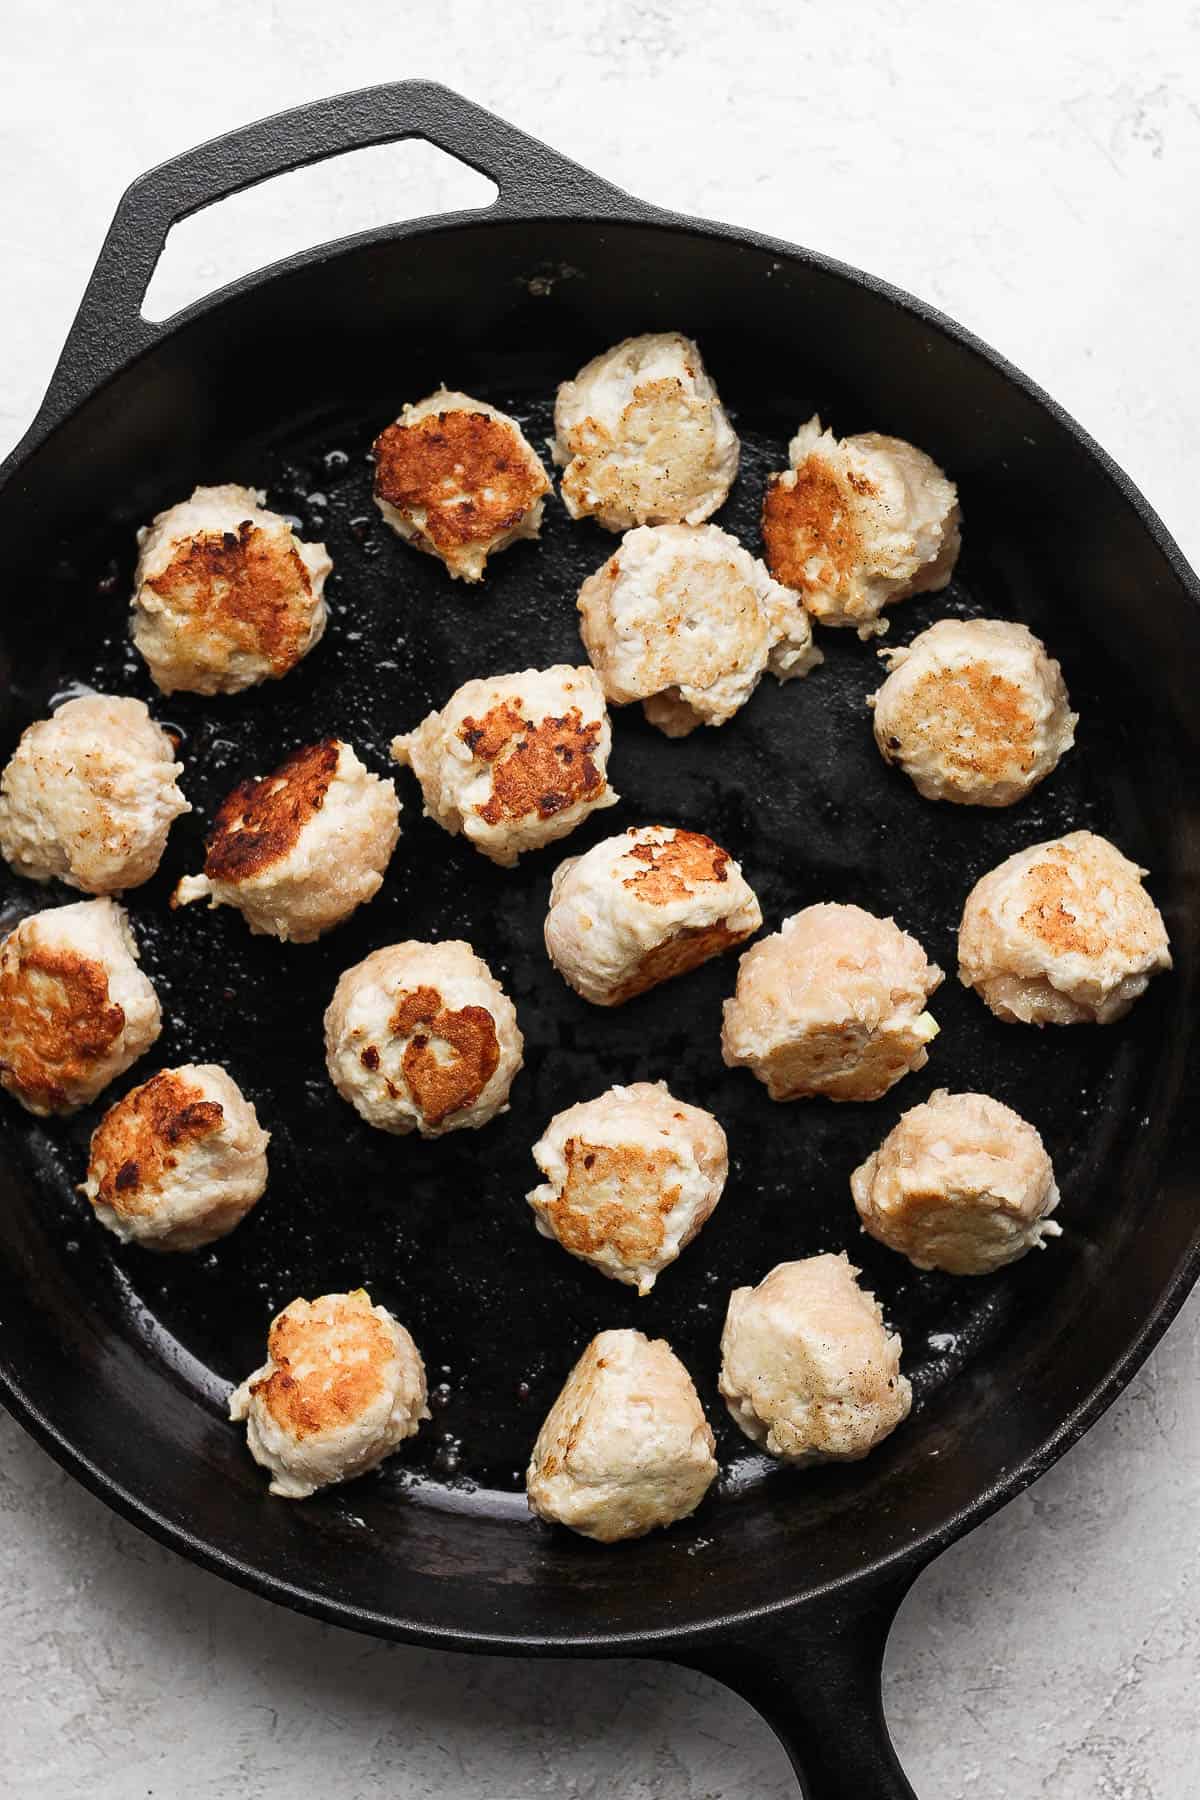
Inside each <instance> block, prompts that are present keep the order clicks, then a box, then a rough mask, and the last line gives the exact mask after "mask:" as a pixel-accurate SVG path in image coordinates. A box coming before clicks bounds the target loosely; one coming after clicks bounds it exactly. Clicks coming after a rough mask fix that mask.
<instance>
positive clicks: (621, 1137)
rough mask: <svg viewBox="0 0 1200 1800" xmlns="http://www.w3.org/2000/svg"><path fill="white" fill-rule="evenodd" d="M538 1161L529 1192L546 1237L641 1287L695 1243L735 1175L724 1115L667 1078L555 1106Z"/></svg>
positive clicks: (642, 1290)
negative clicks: (679, 1092)
mask: <svg viewBox="0 0 1200 1800" xmlns="http://www.w3.org/2000/svg"><path fill="white" fill-rule="evenodd" d="M533 1160H534V1162H536V1164H537V1166H538V1168H539V1169H540V1170H541V1171H542V1174H543V1175H544V1176H545V1177H546V1179H545V1181H544V1182H543V1183H542V1185H541V1186H540V1187H536V1188H534V1190H533V1192H532V1193H531V1194H529V1195H528V1196H527V1198H528V1200H529V1204H530V1206H532V1208H533V1210H534V1214H535V1215H536V1219H537V1228H538V1230H539V1231H540V1232H541V1234H542V1236H543V1237H548V1238H554V1239H556V1240H557V1242H558V1243H560V1244H561V1245H562V1247H563V1249H564V1250H569V1251H570V1253H571V1255H572V1256H578V1257H579V1258H580V1259H581V1261H583V1262H588V1263H591V1265H592V1267H593V1268H594V1269H599V1270H600V1272H601V1274H603V1275H611V1276H612V1278H613V1280H614V1281H623V1282H625V1283H626V1284H627V1285H628V1286H629V1287H636V1289H637V1291H638V1293H639V1294H648V1293H649V1292H650V1290H651V1288H652V1287H653V1286H654V1283H655V1281H656V1280H657V1278H658V1276H659V1275H661V1274H662V1272H663V1270H664V1269H665V1268H667V1267H668V1266H669V1265H670V1264H671V1263H673V1262H674V1261H675V1258H676V1257H677V1256H678V1255H679V1252H680V1251H681V1250H682V1249H684V1247H685V1246H686V1245H688V1244H690V1243H691V1241H692V1239H693V1238H694V1237H695V1236H696V1233H697V1232H698V1231H699V1230H700V1227H701V1226H702V1225H703V1224H704V1221H705V1220H706V1219H707V1218H708V1216H709V1214H710V1213H711V1212H712V1211H713V1208H714V1207H715V1206H716V1204H717V1201H718V1200H719V1199H720V1198H721V1190H722V1189H723V1188H724V1186H725V1180H726V1177H727V1176H728V1174H729V1151H728V1146H727V1145H726V1142H725V1133H724V1132H723V1131H722V1130H721V1127H720V1126H719V1125H718V1124H717V1121H716V1120H715V1119H714V1118H713V1116H712V1114H711V1113H709V1112H705V1111H704V1110H703V1108H702V1107H699V1106H688V1105H687V1104H686V1103H685V1102H684V1101H682V1100H677V1099H676V1098H675V1096H674V1094H672V1093H671V1091H670V1089H669V1088H668V1087H667V1084H666V1082H665V1081H636V1082H634V1084H633V1085H632V1087H613V1088H609V1090H608V1092H607V1093H606V1094H601V1095H600V1096H599V1098H598V1099H596V1100H584V1101H581V1102H580V1103H579V1104H578V1105H577V1106H568V1107H567V1109H566V1111H565V1112H560V1113H556V1114H555V1116H554V1118H553V1119H551V1121H550V1123H549V1125H548V1126H547V1127H546V1130H545V1132H544V1133H543V1135H542V1136H541V1138H539V1140H538V1142H537V1143H536V1144H535V1145H534V1146H533Z"/></svg>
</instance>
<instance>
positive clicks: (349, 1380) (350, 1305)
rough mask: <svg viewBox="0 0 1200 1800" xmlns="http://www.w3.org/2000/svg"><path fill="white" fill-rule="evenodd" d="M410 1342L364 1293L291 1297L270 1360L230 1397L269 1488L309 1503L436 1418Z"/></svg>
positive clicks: (276, 1323)
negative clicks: (266, 1472) (320, 1490)
mask: <svg viewBox="0 0 1200 1800" xmlns="http://www.w3.org/2000/svg"><path fill="white" fill-rule="evenodd" d="M429 1416H430V1415H429V1408H428V1405H427V1404H426V1386H425V1365H424V1363H423V1362H422V1360H421V1355H420V1352H419V1351H418V1349H417V1346H416V1345H415V1344H414V1343H413V1341H412V1338H411V1337H410V1336H409V1334H408V1332H407V1331H406V1330H405V1329H404V1326H403V1325H401V1324H400V1322H399V1320H397V1319H394V1318H393V1317H392V1315H391V1313H390V1312H388V1310H387V1308H386V1307H384V1306H373V1305H372V1304H371V1299H370V1296H369V1295H368V1294H367V1293H366V1292H365V1290H364V1289H363V1288H356V1289H355V1290H354V1292H353V1293H350V1294H323V1295H322V1296H321V1298H320V1299H319V1300H293V1301H292V1303H291V1305H290V1306H285V1307H284V1309H283V1311H282V1312H281V1313H279V1314H277V1315H276V1317H275V1319H274V1320H273V1321H272V1324H271V1329H270V1332H269V1333H268V1336H267V1360H266V1362H265V1363H264V1364H263V1365H262V1367H261V1368H260V1369H256V1370H255V1372H254V1374H253V1375H250V1376H248V1377H247V1378H246V1380H245V1381H243V1383H242V1385H241V1386H240V1387H239V1388H236V1389H235V1390H234V1392H233V1393H232V1394H231V1395H230V1398H229V1417H230V1418H231V1419H232V1420H234V1421H235V1422H238V1421H240V1420H244V1421H245V1424H246V1443H247V1446H248V1448H249V1451H250V1454H251V1456H252V1457H253V1458H254V1460H255V1462H256V1463H260V1464H261V1465H262V1467H263V1468H264V1469H269V1470H270V1471H271V1485H270V1492H271V1493H272V1494H276V1495H278V1496H279V1498H280V1499H282V1500H305V1499H307V1498H308V1496H309V1495H310V1494H315V1493H316V1491H317V1489H318V1488H323V1487H329V1486H330V1485H331V1484H333V1483H335V1482H341V1481H353V1480H354V1478H355V1477H356V1476H358V1475H365V1474H366V1473H367V1471H368V1470H370V1469H375V1468H378V1466H379V1464H380V1463H381V1462H383V1461H384V1460H385V1458H387V1457H389V1456H391V1455H393V1454H394V1452H395V1451H397V1450H398V1449H399V1448H400V1445H401V1444H402V1443H403V1442H404V1440H405V1439H406V1438H410V1437H412V1436H413V1435H414V1433H415V1432H417V1431H418V1430H419V1429H420V1426H421V1423H422V1421H423V1420H425V1419H428V1418H429Z"/></svg>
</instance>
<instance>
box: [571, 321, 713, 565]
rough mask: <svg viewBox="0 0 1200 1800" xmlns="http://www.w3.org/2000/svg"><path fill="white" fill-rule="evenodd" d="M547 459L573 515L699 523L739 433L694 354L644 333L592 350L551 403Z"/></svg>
mask: <svg viewBox="0 0 1200 1800" xmlns="http://www.w3.org/2000/svg"><path fill="white" fill-rule="evenodd" d="M553 451H554V460H555V462H556V463H558V465H559V466H560V467H561V468H562V471H563V476H562V484H561V485H562V497H563V505H564V506H565V507H566V509H567V511H568V512H569V513H570V515H571V517H572V518H573V519H582V518H593V519H595V520H596V521H597V523H599V524H601V525H603V526H605V527H607V529H608V530H609V531H628V530H629V528H630V526H632V525H680V524H684V523H686V524H688V525H699V524H700V523H701V522H702V521H703V520H704V519H707V518H708V517H709V515H710V514H711V513H715V512H716V510H717V508H718V506H721V505H722V504H723V503H724V501H725V497H726V495H727V494H728V493H729V490H730V488H731V487H732V486H733V478H734V476H735V475H736V474H737V467H738V453H739V445H738V441H737V436H736V434H735V432H734V429H733V427H732V425H731V424H730V423H729V418H728V416H727V414H726V412H725V408H724V407H723V406H722V405H721V402H720V399H719V398H718V395H717V390H716V388H715V387H714V386H713V384H712V381H711V380H710V379H709V375H708V371H707V369H706V368H705V367H704V364H703V362H702V361H701V358H700V351H699V349H698V348H697V347H696V345H695V344H694V343H693V342H692V340H691V338H686V337H682V336H681V335H680V333H679V332H677V331H658V332H648V333H647V334H646V335H645V336H643V337H631V338H626V339H625V340H624V342H622V343H620V344H616V345H614V347H613V348H612V349H611V350H606V351H605V352H604V353H603V355H602V356H594V357H593V358H592V360H591V362H589V363H585V364H584V366H583V368H582V369H580V371H579V373H578V375H576V377H575V379H574V381H564V382H563V384H562V386H561V387H560V388H559V390H558V397H557V399H556V401H555V405H554V444H553Z"/></svg>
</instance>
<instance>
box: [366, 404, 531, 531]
mask: <svg viewBox="0 0 1200 1800" xmlns="http://www.w3.org/2000/svg"><path fill="white" fill-rule="evenodd" d="M374 449H375V496H376V498H377V499H378V500H386V501H387V502H388V504H389V505H391V506H394V507H395V508H396V509H397V511H399V512H401V513H404V514H406V515H411V514H412V513H414V512H417V513H421V514H423V515H424V516H423V519H422V521H421V526H420V529H421V533H422V535H423V536H424V537H427V538H428V539H429V540H430V542H431V543H432V544H433V546H434V547H435V549H436V550H437V551H438V553H439V554H440V555H443V556H444V555H453V553H454V552H455V551H457V550H461V549H462V548H463V547H464V546H467V545H472V544H484V543H491V542H492V541H493V540H494V539H495V538H497V537H499V536H501V535H502V534H503V533H505V532H506V531H511V530H512V529H513V528H514V527H515V526H516V525H518V524H519V523H520V522H521V520H522V519H523V518H524V516H525V514H526V513H527V512H528V511H529V509H530V507H531V506H533V504H534V503H535V501H537V500H540V499H541V497H542V495H543V494H546V493H548V492H549V489H550V483H549V481H548V480H547V479H546V475H545V471H544V470H543V469H542V468H541V466H540V464H539V463H538V462H537V461H536V459H531V458H530V457H529V456H528V455H526V454H524V453H523V450H524V447H523V446H522V445H521V443H520V442H519V440H518V438H517V436H516V434H515V432H514V428H513V427H512V425H510V424H508V423H507V422H506V421H505V420H503V419H498V418H495V417H494V416H493V415H492V414H491V413H487V412H468V411H465V410H461V409H454V410H449V411H445V412H438V413H430V414H428V415H427V416H426V417H425V418H422V419H418V420H416V421H414V422H413V423H410V424H405V423H404V421H403V420H401V419H398V420H397V421H396V422H395V424H392V425H389V426H388V427H387V429H386V431H383V432H381V433H380V435H379V437H378V438H376V440H375V446H374Z"/></svg>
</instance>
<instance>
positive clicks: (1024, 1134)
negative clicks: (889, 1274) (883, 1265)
mask: <svg viewBox="0 0 1200 1800" xmlns="http://www.w3.org/2000/svg"><path fill="white" fill-rule="evenodd" d="M850 1191H851V1193H852V1194H853V1195H854V1204H855V1206H856V1207H857V1208H858V1216H859V1218H860V1219H861V1220H862V1222H863V1228H864V1229H865V1230H866V1231H868V1232H870V1234H871V1236H872V1237H873V1238H878V1239H879V1241H880V1243H881V1244H886V1245H887V1246H888V1248H889V1249H891V1250H898V1251H899V1252H900V1254H901V1256H907V1257H908V1260H909V1261H910V1262H911V1263H915V1264H916V1266H917V1268H918V1269H944V1270H945V1271H946V1273H947V1274H948V1275H990V1274H991V1272H992V1270H993V1269H1001V1268H1003V1267H1004V1265H1005V1263H1010V1262H1016V1260H1017V1258H1018V1257H1020V1256H1024V1254H1025V1252H1026V1251H1027V1250H1032V1249H1034V1248H1035V1247H1040V1246H1041V1245H1043V1244H1044V1243H1045V1241H1046V1239H1047V1238H1051V1237H1058V1236H1060V1235H1061V1228H1060V1227H1059V1226H1058V1225H1056V1224H1054V1222H1053V1221H1052V1220H1051V1218H1050V1214H1051V1213H1052V1212H1053V1211H1054V1209H1055V1207H1056V1206H1057V1205H1058V1188H1057V1186H1056V1185H1055V1181H1054V1169H1053V1166H1052V1164H1051V1162H1050V1158H1049V1157H1048V1156H1047V1154H1046V1150H1045V1146H1044V1145H1043V1143H1042V1140H1041V1138H1040V1137H1039V1136H1038V1134H1037V1132H1036V1131H1035V1130H1034V1128H1033V1126H1032V1125H1029V1124H1027V1123H1026V1121H1025V1120H1024V1119H1023V1118H1022V1117H1021V1116H1020V1114H1019V1113H1015V1112H1013V1110H1012V1108H1011V1107H1008V1106H1003V1105H1002V1104H1001V1103H1000V1101H999V1100H992V1099H990V1098H989V1097H988V1095H987V1094H950V1093H947V1091H946V1089H945V1088H939V1089H938V1090H937V1092H936V1093H934V1094H931V1095H930V1097H929V1099H928V1100H926V1101H925V1102H924V1104H923V1105H921V1106H914V1107H911V1108H910V1109H909V1111H908V1112H906V1113H904V1114H902V1115H901V1118H900V1123H899V1124H898V1125H897V1126H896V1127H895V1129H894V1130H893V1131H890V1132H889V1133H888V1135H887V1137H885V1138H884V1140H883V1143H882V1144H881V1145H880V1146H879V1148H878V1150H876V1151H875V1152H874V1154H873V1155H871V1156H869V1157H868V1158H867V1160H866V1162H865V1163H863V1164H862V1165H861V1167H859V1168H857V1169H855V1171H854V1173H853V1175H852V1176H851V1177H850Z"/></svg>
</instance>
